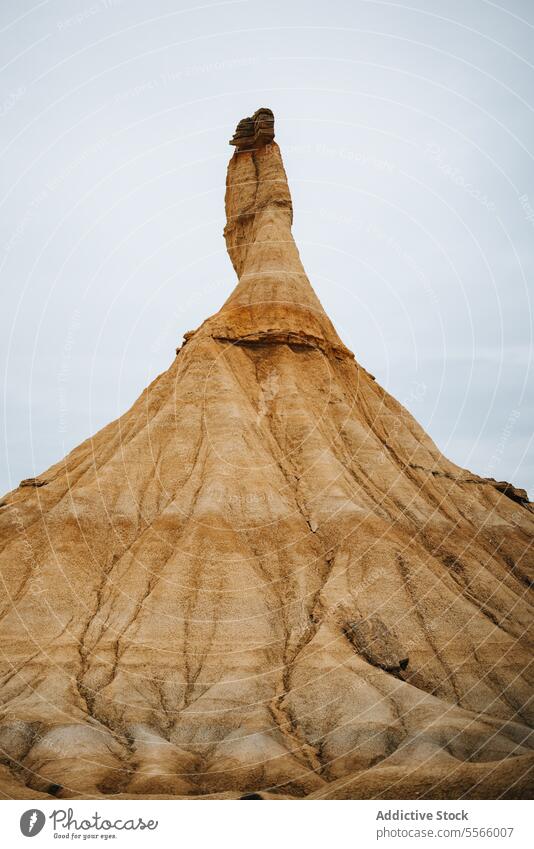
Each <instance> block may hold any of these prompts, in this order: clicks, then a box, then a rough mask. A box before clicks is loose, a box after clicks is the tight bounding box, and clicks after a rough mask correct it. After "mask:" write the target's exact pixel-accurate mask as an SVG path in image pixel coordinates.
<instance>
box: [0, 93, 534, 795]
mask: <svg viewBox="0 0 534 849" xmlns="http://www.w3.org/2000/svg"><path fill="white" fill-rule="evenodd" d="M273 137H274V121H273V117H272V113H271V112H270V111H269V110H266V109H262V110H259V111H258V112H257V113H256V114H255V115H254V116H253V118H247V119H245V120H244V121H242V122H240V124H239V126H238V129H237V132H236V134H235V136H234V139H233V140H232V142H231V143H232V144H234V145H235V148H236V149H235V152H234V155H233V157H232V159H231V161H230V165H229V169H228V178H227V188H226V212H227V222H228V223H227V226H226V228H225V238H226V243H227V247H228V252H229V255H230V258H231V260H232V263H233V266H234V268H235V271H236V273H237V276H238V278H239V281H238V284H237V286H236V288H235V290H234V291H233V293H232V294H231V295H230V297H229V298H228V300H227V301H226V303H225V304H224V305H223V307H222V308H221V309H220V310H219V312H217V313H216V314H215V315H213V316H212V317H211V318H209V319H207V320H206V321H205V322H204V323H203V324H202V325H201V326H200V327H199V328H198V329H197V330H196V331H194V332H189V333H187V334H185V341H184V344H183V345H182V347H181V348H179V350H178V352H177V356H176V358H175V360H174V362H173V364H172V365H171V367H170V368H169V369H168V371H166V372H165V373H164V374H162V375H160V376H159V377H157V378H156V379H155V380H154V381H153V383H152V384H151V385H150V386H149V387H148V388H147V389H146V390H145V391H144V392H143V394H142V395H141V397H140V398H139V399H138V401H137V402H136V403H135V404H134V405H133V407H132V408H131V409H130V410H129V411H128V412H126V413H125V414H124V415H123V416H121V418H120V419H118V420H117V421H115V422H112V423H111V424H109V425H108V426H107V427H105V428H104V429H103V430H101V431H100V432H99V433H97V434H96V436H94V437H92V438H91V439H88V440H87V441H86V442H84V443H83V444H82V445H80V446H79V447H78V448H76V449H75V450H74V451H72V452H71V453H70V454H69V455H68V456H67V457H66V458H65V459H64V460H62V461H61V462H59V463H57V465H55V466H53V467H52V468H50V469H49V470H48V471H47V472H46V473H45V474H44V475H42V476H39V477H38V478H34V479H29V480H26V481H23V482H22V484H21V486H20V487H19V488H18V489H16V490H14V491H13V492H11V493H9V494H8V495H7V496H6V497H5V498H4V500H3V502H2V507H1V509H0V545H1V554H0V572H1V575H2V582H3V583H2V585H3V590H4V592H3V599H2V608H1V618H0V647H1V670H0V671H1V676H2V677H1V697H2V698H1V711H0V754H1V757H2V765H0V790H1V792H2V794H3V795H4V797H15V798H27V797H33V798H38V797H43V798H45V797H50V796H58V797H60V798H74V797H77V796H79V797H103V796H121V797H124V796H130V797H131V796H135V795H139V796H142V797H145V796H177V797H195V796H206V795H216V796H230V797H237V798H239V797H242V796H246V797H248V798H256V797H257V796H258V795H259V796H260V797H262V798H303V797H307V796H311V797H312V798H349V797H354V798H358V797H375V798H409V797H424V798H439V797H454V798H456V797H467V798H476V797H488V796H489V797H492V796H509V797H521V796H525V795H527V794H528V793H529V787H530V786H531V778H532V769H533V766H534V755H533V751H532V748H533V746H532V743H533V741H532V736H531V731H530V728H531V723H532V707H531V703H530V699H531V695H532V689H531V687H532V681H531V677H530V675H529V672H530V664H531V658H532V656H531V653H530V652H531V646H530V644H529V640H528V632H529V627H530V624H531V613H532V607H531V604H532V599H531V598H529V588H530V581H531V575H532V555H531V553H530V545H531V542H532V533H533V530H534V515H533V512H532V506H531V505H529V503H528V500H527V496H526V493H524V492H523V491H521V490H516V489H515V488H514V487H512V486H511V484H508V483H506V482H497V481H493V480H487V479H484V478H482V477H479V476H477V475H475V474H472V473H471V472H468V471H465V470H463V469H461V468H459V467H458V466H456V465H454V464H453V463H451V462H449V461H448V460H447V459H446V458H445V457H444V456H443V455H442V454H441V453H440V451H439V450H438V449H437V447H436V446H435V445H434V443H433V442H432V440H431V439H430V438H429V437H428V436H427V435H426V434H425V433H424V432H423V430H422V429H421V428H420V427H419V426H418V424H417V423H416V422H415V421H414V419H413V418H412V417H411V415H410V414H409V413H408V412H407V411H406V410H405V409H403V407H402V406H401V405H400V404H399V403H397V401H395V400H394V399H393V398H392V397H391V396H390V395H388V393H387V392H385V391H384V390H383V389H382V388H381V387H380V386H379V385H378V384H377V383H376V382H375V380H374V378H373V377H372V376H371V375H370V374H369V373H368V372H367V371H366V370H365V369H364V368H362V367H361V366H360V365H359V364H358V363H357V362H356V361H355V359H354V356H353V354H352V353H351V351H349V350H348V349H347V348H346V346H345V345H344V344H343V342H342V341H341V339H340V338H339V336H338V335H337V333H336V330H335V329H334V327H333V325H332V323H331V322H330V320H329V318H328V316H327V315H326V314H325V312H324V310H323V308H322V306H321V304H320V302H319V300H318V298H317V297H316V295H315V293H314V291H313V289H312V288H311V286H310V283H309V281H308V279H307V277H306V274H305V272H304V269H303V267H302V265H301V262H300V258H299V254H298V251H297V248H296V245H295V243H294V241H293V237H292V235H291V223H292V205H291V197H290V193H289V189H288V184H287V180H286V174H285V171H284V167H283V164H282V159H281V155H280V150H279V148H278V146H277V144H276V143H275V142H274V141H273Z"/></svg>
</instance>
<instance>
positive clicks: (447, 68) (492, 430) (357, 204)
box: [0, 0, 534, 497]
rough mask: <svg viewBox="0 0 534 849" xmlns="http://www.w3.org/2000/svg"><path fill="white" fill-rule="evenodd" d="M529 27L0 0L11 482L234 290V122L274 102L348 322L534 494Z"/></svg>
mask: <svg viewBox="0 0 534 849" xmlns="http://www.w3.org/2000/svg"><path fill="white" fill-rule="evenodd" d="M533 39H534V4H533V3H532V2H530V0H502V2H500V3H494V2H488V0H409V2H408V0H407V2H406V3H404V2H402V0H399V2H385V0H384V1H382V0H380V2H379V0H366V2H363V0H346V2H343V0H328V2H323V1H322V0H321V2H318V1H316V2H313V0H283V2H282V0H269V2H266V0H235V2H234V1H233V0H230V2H214V3H209V2H206V3H203V2H194V0H185V2H182V0H151V2H150V3H147V2H146V0H44V2H43V0H41V2H39V0H2V3H1V5H0V41H1V47H2V50H1V55H2V64H3V68H2V75H1V77H0V80H1V97H0V129H1V133H0V146H1V148H2V154H1V161H2V166H3V167H2V169H1V184H0V203H1V206H2V212H1V215H0V263H1V268H2V310H1V318H0V321H1V327H0V355H1V362H2V366H3V369H2V384H3V390H4V392H3V405H4V415H3V419H2V422H3V423H2V434H3V436H4V437H5V439H4V445H3V449H2V460H5V462H3V463H2V472H1V480H0V490H2V491H7V490H9V489H11V488H12V487H14V486H16V485H17V484H18V482H19V481H20V480H21V478H25V477H29V476H33V475H35V474H39V473H40V472H42V471H44V470H45V469H46V468H47V467H48V466H49V465H50V464H51V463H53V462H55V461H57V460H58V459H60V458H61V457H62V456H63V455H64V454H65V453H66V452H67V451H69V450H70V449H71V448H73V447H74V446H75V445H77V444H78V443H79V442H81V441H82V440H83V439H85V438H86V437H87V436H89V435H91V434H92V433H94V432H95V431H96V430H98V429H99V428H100V427H102V426H103V425H105V424H107V423H108V422H109V421H110V420H111V419H113V418H116V417H117V416H118V415H119V414H121V413H122V412H124V411H125V410H126V409H127V408H128V407H129V406H130V405H131V404H132V402H133V401H134V400H135V399H136V397H137V396H138V395H139V394H140V392H141V391H142V389H143V388H144V387H145V386H146V385H147V383H148V382H149V381H150V380H151V379H153V378H154V377H155V375H157V374H158V373H159V372H161V371H163V370H165V369H166V368H167V367H168V366H169V365H170V363H171V361H172V359H173V356H174V349H175V347H176V346H177V345H178V344H180V342H181V337H182V334H183V333H184V332H185V331H187V330H190V329H193V328H195V327H196V326H198V324H200V322H201V321H202V320H203V319H204V318H205V317H207V316H208V315H210V314H212V313H213V312H216V311H217V309H218V308H219V307H220V305H221V304H222V302H223V301H224V300H225V298H226V297H227V296H228V294H229V293H230V291H231V289H232V288H233V286H234V285H235V277H234V272H233V270H232V267H231V264H230V262H229V260H228V257H227V255H226V251H225V245H224V240H223V238H222V229H223V225H224V183H225V175H226V164H227V161H228V158H229V156H230V155H231V153H232V148H230V147H229V146H228V139H229V138H230V136H231V135H232V133H233V130H234V127H235V124H236V123H237V121H238V120H239V119H240V118H242V117H243V116H245V115H250V114H251V113H252V112H253V111H254V110H255V109H256V108H257V107H258V106H268V107H270V108H271V109H273V111H274V113H275V117H276V139H277V141H278V142H279V144H280V146H281V149H282V154H283V156H284V161H285V165H286V170H287V173H288V177H289V183H290V188H291V191H292V195H293V204H294V210H295V224H294V234H295V238H296V240H297V244H298V246H299V248H300V252H301V256H302V259H303V262H304V266H305V268H306V270H307V272H308V275H309V277H310V280H311V282H312V285H313V286H314V287H315V289H316V291H317V293H318V295H319V297H320V299H321V301H322V302H323V305H324V306H325V308H326V310H327V311H328V313H329V314H330V316H331V318H332V319H333V321H334V323H335V325H336V326H337V328H338V331H339V333H340V335H341V336H342V338H343V340H344V341H345V343H346V344H347V345H348V346H349V347H350V348H351V349H352V350H353V351H354V352H355V354H356V357H357V359H358V360H359V361H360V362H361V363H362V364H363V365H364V366H365V368H367V369H368V370H369V371H371V372H372V373H373V374H375V375H376V377H377V379H378V380H379V382H380V383H381V384H382V385H383V386H385V387H386V388H387V389H388V390H389V391H390V392H391V393H392V394H393V395H395V396H396V397H397V398H398V399H399V400H400V401H401V402H403V403H404V404H405V405H406V406H407V407H408V409H409V410H410V411H411V412H412V413H413V414H414V415H415V416H416V418H417V419H418V420H419V422H420V423H421V424H422V425H423V426H424V427H425V428H426V429H427V430H428V431H429V433H430V435H431V436H432V437H433V439H434V440H435V441H436V442H437V444H438V446H439V448H440V449H441V450H442V451H443V452H444V453H445V454H446V455H447V456H448V457H450V458H451V459H452V460H454V461H455V462H457V463H459V464H460V465H462V466H465V467H467V468H469V469H471V470H472V471H475V472H477V473H479V474H482V475H486V476H490V477H495V478H498V479H506V480H511V481H512V482H514V483H515V484H516V485H519V486H524V487H527V488H528V489H529V490H530V493H531V497H532V493H533V492H534V458H533V454H532V451H531V431H532V421H533V407H534V402H533V393H532V368H531V362H530V357H531V341H532V304H531V294H532V275H533V245H534V168H533V159H532V139H533V138H534V132H533V130H534V120H533V105H534V104H533V100H534V64H533V63H534V56H533V50H532V44H533Z"/></svg>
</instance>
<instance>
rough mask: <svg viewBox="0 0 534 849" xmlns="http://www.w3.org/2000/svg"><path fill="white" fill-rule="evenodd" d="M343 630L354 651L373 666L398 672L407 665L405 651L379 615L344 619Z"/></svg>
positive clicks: (407, 660) (407, 659)
mask: <svg viewBox="0 0 534 849" xmlns="http://www.w3.org/2000/svg"><path fill="white" fill-rule="evenodd" d="M343 631H344V633H345V636H346V637H347V639H348V640H349V642H351V643H352V645H353V646H354V648H355V649H356V651H357V652H358V653H359V654H361V656H362V657H363V658H365V660H366V661H367V662H368V663H372V664H373V666H378V668H379V669H385V670H386V672H394V673H399V672H401V670H403V669H406V667H407V666H408V662H409V658H408V656H407V653H406V652H405V651H404V649H403V648H402V646H401V644H400V643H399V641H398V639H397V638H396V636H395V635H394V634H393V633H392V632H391V631H390V629H389V628H388V627H387V625H385V624H384V622H382V620H381V619H380V617H378V616H368V617H367V619H352V618H349V619H346V620H345V621H344V623H343Z"/></svg>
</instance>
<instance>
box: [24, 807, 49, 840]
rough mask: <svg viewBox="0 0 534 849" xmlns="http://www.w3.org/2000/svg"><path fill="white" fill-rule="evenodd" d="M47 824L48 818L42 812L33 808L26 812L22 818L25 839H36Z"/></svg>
mask: <svg viewBox="0 0 534 849" xmlns="http://www.w3.org/2000/svg"><path fill="white" fill-rule="evenodd" d="M45 822H46V817H45V815H44V814H43V812H42V811H39V810H38V809H37V808H31V809H30V810H29V811H24V813H23V814H22V816H21V818H20V830H21V831H22V833H23V835H24V837H35V835H36V834H39V832H40V831H41V829H42V828H43V826H44V824H45Z"/></svg>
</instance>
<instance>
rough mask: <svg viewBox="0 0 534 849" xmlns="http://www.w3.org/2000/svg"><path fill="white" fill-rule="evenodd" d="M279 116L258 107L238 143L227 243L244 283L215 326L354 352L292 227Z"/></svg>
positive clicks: (234, 335)
mask: <svg viewBox="0 0 534 849" xmlns="http://www.w3.org/2000/svg"><path fill="white" fill-rule="evenodd" d="M273 139H274V117H273V113H272V112H271V111H270V110H269V109H264V108H262V109H258V111H257V112H255V113H254V115H253V117H252V118H245V119H243V120H242V121H241V122H240V123H239V125H238V128H237V130H236V133H235V135H234V137H233V139H232V140H231V142H230V144H232V145H235V147H236V150H235V153H234V155H233V157H232V159H231V160H230V163H229V166H228V175H227V178H226V199H225V204H226V218H227V224H226V227H225V229H224V236H225V239H226V245H227V248H228V253H229V255H230V259H231V260H232V264H233V266H234V268H235V270H236V273H237V275H238V277H239V284H238V286H237V287H236V288H235V290H234V291H233V292H232V294H231V296H230V297H229V298H228V300H227V301H226V303H225V304H224V306H223V308H222V310H221V311H220V312H219V313H218V315H217V320H216V321H215V322H214V323H213V325H210V331H211V333H212V335H213V336H215V337H218V338H221V339H227V340H239V339H241V340H249V341H254V340H257V341H259V340H262V339H267V338H268V339H270V340H271V341H276V340H278V341H280V342H283V341H290V342H292V341H293V342H296V343H300V344H310V345H312V346H314V347H319V348H322V349H324V350H332V349H333V350H335V351H337V352H338V353H339V354H340V355H348V356H352V355H351V353H350V351H348V349H347V348H346V347H345V345H344V344H343V343H342V342H341V340H340V338H339V336H338V335H337V333H336V331H335V329H334V326H333V325H332V322H331V321H330V319H329V318H328V316H327V315H326V313H325V312H324V310H323V307H322V306H321V303H320V301H319V299H318V298H317V295H316V294H315V292H314V291H313V289H312V287H311V285H310V282H309V280H308V278H307V276H306V273H305V271H304V268H303V267H302V263H301V261H300V257H299V252H298V250H297V246H296V244H295V241H294V239H293V236H292V233H291V224H292V222H293V207H292V203H291V195H290V192H289V187H288V184H287V177H286V172H285V169H284V164H283V162H282V156H281V153H280V148H279V147H278V145H277V144H276V142H275V141H274V140H273Z"/></svg>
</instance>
